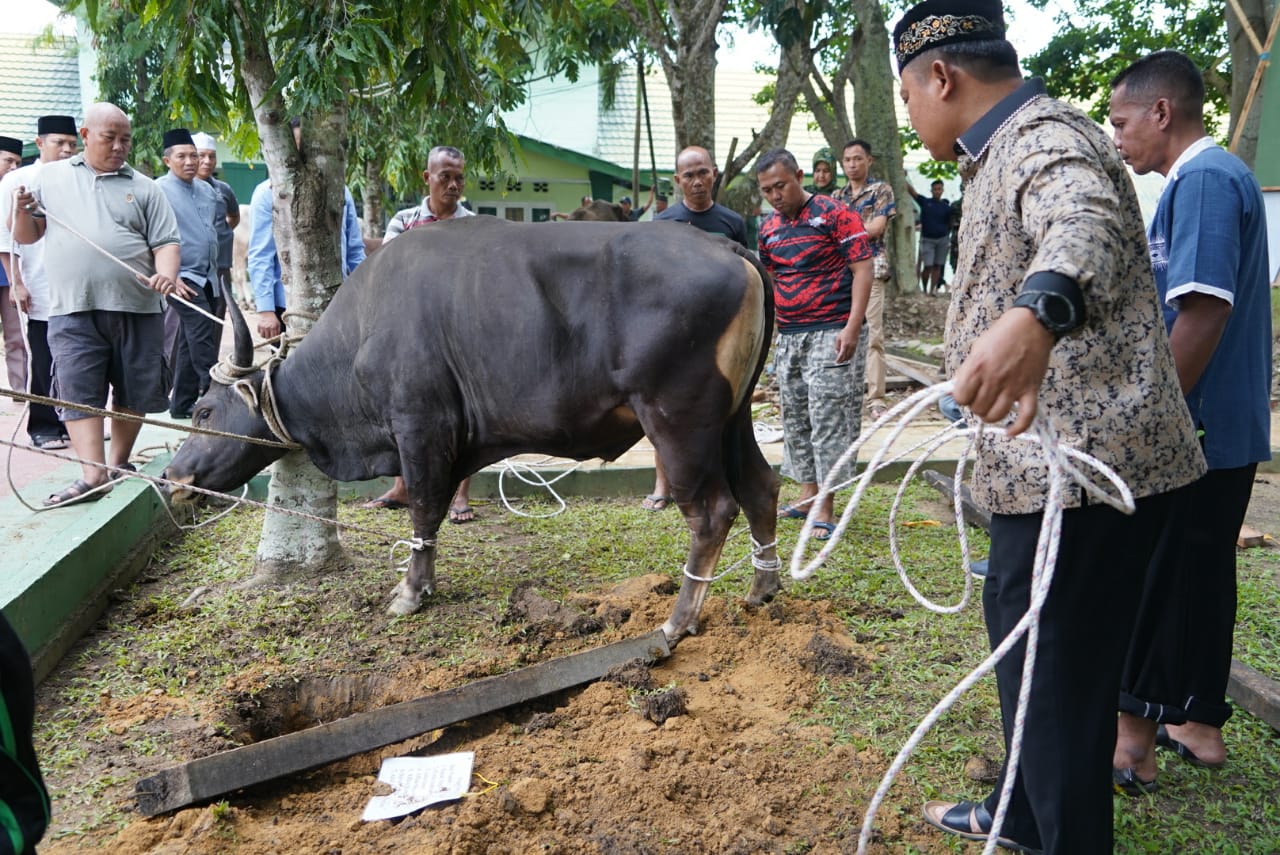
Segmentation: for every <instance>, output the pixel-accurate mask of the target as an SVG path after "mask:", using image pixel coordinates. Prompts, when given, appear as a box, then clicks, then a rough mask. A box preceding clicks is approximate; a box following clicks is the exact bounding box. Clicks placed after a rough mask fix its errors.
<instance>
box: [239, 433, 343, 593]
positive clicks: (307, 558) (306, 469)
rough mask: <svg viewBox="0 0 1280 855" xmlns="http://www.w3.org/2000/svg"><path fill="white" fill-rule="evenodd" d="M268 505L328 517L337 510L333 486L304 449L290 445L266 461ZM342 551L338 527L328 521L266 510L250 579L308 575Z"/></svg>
mask: <svg viewBox="0 0 1280 855" xmlns="http://www.w3.org/2000/svg"><path fill="white" fill-rule="evenodd" d="M267 505H268V506H270V507H272V508H287V509H289V510H292V511H302V512H303V513H308V514H314V515H315V516H318V517H323V518H324V519H330V520H331V519H336V518H337V514H338V491H337V489H336V485H335V484H334V482H333V481H332V480H331V479H330V478H329V477H328V476H326V475H325V474H324V473H322V472H321V471H320V470H319V469H317V468H316V467H315V466H314V465H313V464H312V463H311V460H310V458H308V457H307V453H306V452H305V451H292V452H290V453H288V454H286V455H285V456H284V457H282V458H280V459H279V460H277V461H276V462H275V463H274V464H273V465H272V467H271V482H270V485H269V487H268V491H267ZM341 555H342V548H341V544H340V543H339V541H338V536H337V529H336V528H334V527H333V526H332V525H329V524H327V523H321V522H316V521H315V520H309V519H303V518H301V517H295V516H290V515H288V514H279V513H271V512H270V511H268V512H267V515H266V517H264V518H263V520H262V537H261V539H259V541H258V552H257V554H256V555H255V556H254V567H253V579H252V580H251V581H250V584H271V583H275V582H283V581H287V580H289V579H291V578H294V577H298V578H310V577H313V576H315V575H317V574H318V573H319V572H320V571H322V570H324V569H326V568H327V567H329V566H331V565H332V564H333V563H334V562H336V561H337V560H338V559H339V558H340V557H341Z"/></svg>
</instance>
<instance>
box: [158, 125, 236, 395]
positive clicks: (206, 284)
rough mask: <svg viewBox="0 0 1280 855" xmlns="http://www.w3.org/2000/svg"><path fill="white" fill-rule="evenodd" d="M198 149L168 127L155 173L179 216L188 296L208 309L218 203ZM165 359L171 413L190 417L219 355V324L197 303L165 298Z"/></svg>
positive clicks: (186, 134)
mask: <svg viewBox="0 0 1280 855" xmlns="http://www.w3.org/2000/svg"><path fill="white" fill-rule="evenodd" d="M199 160H200V155H199V154H198V153H197V152H196V144H195V141H194V140H193V139H192V137H191V133H190V131H188V130H187V129H186V128H177V129H175V130H171V131H166V132H165V135H164V165H165V166H167V167H169V171H168V172H167V173H165V174H164V175H161V176H160V177H159V178H157V179H156V186H158V187H159V188H160V189H161V190H163V191H164V195H165V198H166V199H168V200H169V207H171V208H173V214H174V216H175V217H176V218H177V220H178V234H179V235H181V237H182V267H181V269H180V271H179V275H180V276H181V277H182V281H183V282H185V283H186V284H187V285H188V286H189V287H190V288H191V290H193V291H194V292H195V295H196V296H195V298H194V299H192V300H190V301H189V302H190V303H191V304H192V305H194V306H197V307H198V308H199V309H200V310H203V311H204V312H209V313H212V312H213V309H214V306H215V305H216V304H217V302H218V290H219V286H218V268H217V261H218V233H217V231H215V229H214V226H213V218H214V216H216V211H217V207H218V198H217V191H216V190H214V189H213V188H212V187H211V186H210V185H209V184H208V183H206V182H204V181H197V180H196V169H197V166H198V165H199ZM164 315H165V323H164V325H165V359H166V361H167V363H168V365H169V370H170V372H171V373H172V378H173V386H172V390H171V392H170V395H169V415H170V416H172V417H173V418H175V419H189V418H191V408H192V406H194V405H195V402H196V400H197V399H199V397H200V396H201V395H203V394H204V393H205V392H206V391H208V389H209V369H210V368H212V367H213V364H214V363H215V362H217V361H218V342H219V341H220V340H221V338H222V328H221V327H219V326H218V325H217V324H215V323H214V322H213V321H212V320H210V319H209V317H208V315H205V314H202V313H201V312H200V311H198V310H197V309H193V308H191V306H186V305H184V304H182V303H179V302H178V301H176V300H169V301H168V305H167V306H165V312H164Z"/></svg>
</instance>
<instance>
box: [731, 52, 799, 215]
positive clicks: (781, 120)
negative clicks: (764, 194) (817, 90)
mask: <svg viewBox="0 0 1280 855" xmlns="http://www.w3.org/2000/svg"><path fill="white" fill-rule="evenodd" d="M809 65H810V58H809V49H808V45H807V44H804V43H802V42H800V41H798V40H797V41H796V42H795V43H793V44H792V45H790V46H789V47H786V48H783V50H782V55H781V56H780V57H779V60H778V79H777V83H776V84H775V86H774V91H773V104H772V105H771V107H770V109H769V118H768V120H767V121H766V122H765V124H764V127H763V128H761V129H760V131H759V132H758V133H755V134H754V136H753V137H752V139H751V142H749V143H747V147H746V148H744V149H743V150H742V151H741V152H740V153H739V154H738V155H737V156H736V157H734V159H733V161H732V162H731V163H729V164H728V166H726V167H725V171H724V178H723V179H722V181H721V184H720V192H721V193H722V194H723V193H724V192H725V191H727V190H728V188H729V185H730V184H732V183H733V179H735V178H737V177H738V176H739V175H741V174H742V173H743V172H744V171H745V170H746V169H747V168H748V166H749V165H750V163H751V161H753V160H755V158H756V155H758V154H760V153H761V152H765V151H769V150H770V149H774V148H780V147H782V146H785V145H786V144H787V135H788V134H789V133H790V132H791V118H792V116H794V115H795V112H796V102H798V101H799V100H800V93H801V92H802V91H803V90H804V85H805V81H806V79H807V78H808V76H809ZM752 131H753V132H754V131H755V129H754V128H752ZM749 177H750V178H752V179H754V178H755V176H749Z"/></svg>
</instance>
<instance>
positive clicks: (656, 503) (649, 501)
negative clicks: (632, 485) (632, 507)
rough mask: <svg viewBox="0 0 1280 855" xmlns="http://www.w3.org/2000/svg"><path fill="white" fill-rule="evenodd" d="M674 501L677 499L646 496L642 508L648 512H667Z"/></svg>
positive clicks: (641, 504)
mask: <svg viewBox="0 0 1280 855" xmlns="http://www.w3.org/2000/svg"><path fill="white" fill-rule="evenodd" d="M674 501H675V499H673V498H672V497H670V496H656V495H655V496H645V497H644V501H642V502H641V503H640V507H642V508H644V509H645V510H646V511H665V510H666V509H667V508H669V507H670V506H671V503H672V502H674Z"/></svg>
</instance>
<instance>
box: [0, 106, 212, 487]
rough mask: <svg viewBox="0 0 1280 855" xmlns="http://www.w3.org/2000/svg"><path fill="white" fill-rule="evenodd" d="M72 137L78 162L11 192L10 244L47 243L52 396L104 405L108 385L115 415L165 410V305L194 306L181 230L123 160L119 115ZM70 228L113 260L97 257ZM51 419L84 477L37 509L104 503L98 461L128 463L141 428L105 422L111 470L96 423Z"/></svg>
mask: <svg viewBox="0 0 1280 855" xmlns="http://www.w3.org/2000/svg"><path fill="white" fill-rule="evenodd" d="M80 137H81V139H83V140H84V152H83V153H82V154H78V155H76V156H75V157H72V158H70V159H68V160H60V161H57V162H56V163H49V164H46V165H45V166H44V168H43V169H41V170H40V172H39V174H37V175H36V176H34V177H33V178H32V179H31V183H30V185H28V186H25V187H19V188H18V193H17V196H16V198H15V200H14V201H15V203H16V209H15V211H14V219H13V237H14V240H16V241H17V242H19V243H34V242H35V241H37V240H39V239H40V238H42V237H44V238H46V240H45V269H46V270H47V272H48V277H49V292H50V293H49V296H50V308H49V349H50V351H52V353H53V362H54V369H53V370H54V378H53V393H54V396H55V397H58V398H62V399H63V400H67V401H71V402H74V403H77V404H84V405H87V406H92V407H99V408H101V407H104V406H106V401H107V391H108V387H109V388H110V389H111V392H112V408H113V409H114V410H115V411H116V412H119V413H122V414H130V415H141V414H143V413H149V412H157V411H159V410H162V409H164V408H165V406H167V404H168V400H167V396H166V394H165V388H164V382H163V379H162V375H163V366H162V364H161V363H162V359H161V347H162V345H163V342H164V324H163V321H162V320H161V315H160V313H161V311H162V310H163V308H164V299H163V296H164V295H169V294H177V295H178V296H180V297H183V298H185V299H188V300H189V299H193V298H194V297H195V292H194V291H192V290H191V289H190V288H188V287H187V286H186V285H183V284H182V282H181V281H180V280H179V279H178V270H179V265H180V262H181V249H180V246H179V236H178V225H177V222H176V221H175V219H174V216H173V209H172V208H171V207H170V206H169V202H168V200H166V199H165V197H164V194H163V193H162V192H161V191H160V189H159V188H157V187H156V185H155V182H154V181H152V180H151V179H150V178H147V177H146V176H145V175H141V174H139V173H137V172H135V171H134V170H133V169H132V168H131V167H130V166H129V165H128V164H127V163H125V160H126V158H127V157H128V156H129V148H130V146H131V145H132V141H133V132H132V129H131V125H130V122H129V117H128V116H126V115H125V114H124V111H122V110H121V109H120V108H119V107H117V106H115V105H114V104H106V103H98V104H94V105H93V106H91V107H90V108H89V109H88V110H87V111H86V113H85V120H84V127H82V128H81V129H80ZM46 212H47V213H48V214H49V216H48V218H47V219H46V217H45V214H46ZM64 223H65V224H66V225H64ZM72 228H74V229H75V230H76V231H77V232H79V233H80V234H81V235H84V237H87V238H89V239H90V240H92V241H93V242H94V243H96V244H97V245H98V246H100V247H102V248H103V249H105V250H107V251H108V252H110V253H111V254H112V255H113V256H114V257H115V259H118V260H119V261H117V260H112V259H108V258H106V257H105V256H104V255H103V254H102V253H101V252H99V251H98V250H97V249H94V248H93V247H92V246H90V245H89V243H88V242H87V241H86V240H85V239H84V237H80V236H79V235H76V234H74V233H73V232H72V231H71V229H72ZM119 262H124V263H125V264H127V265H129V267H131V268H133V270H134V271H137V272H136V273H135V272H131V271H130V270H128V269H126V268H125V267H124V266H123V265H122V264H121V263H119ZM59 415H60V416H61V417H62V419H63V421H64V422H65V423H66V427H67V432H68V433H69V434H70V435H71V447H72V449H74V451H75V453H76V456H77V457H79V458H80V459H81V461H83V463H82V467H83V476H84V477H83V478H80V479H77V480H76V481H75V482H73V483H72V484H71V485H70V486H68V487H66V488H64V489H62V490H59V491H58V492H57V493H54V494H53V495H51V496H50V497H49V498H48V499H46V500H45V504H46V505H49V506H59V505H64V504H68V503H70V502H74V501H93V500H96V499H98V498H101V496H102V495H103V493H104V492H105V490H101V489H97V490H95V488H97V487H101V486H102V485H104V484H106V482H107V472H106V470H105V469H104V468H102V466H101V464H103V463H107V462H109V463H110V464H111V465H112V466H116V467H121V466H124V465H126V464H127V463H128V462H129V454H130V452H132V451H133V444H134V442H135V441H136V440H137V438H138V431H139V430H140V429H141V427H142V426H141V425H140V424H138V423H137V422H133V421H125V420H122V419H112V420H111V437H112V441H111V458H110V460H109V461H108V459H107V456H106V449H105V443H104V442H103V439H102V417H101V416H95V415H90V414H88V413H84V412H81V411H79V410H74V409H70V408H64V409H62V410H61V411H60V412H59Z"/></svg>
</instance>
